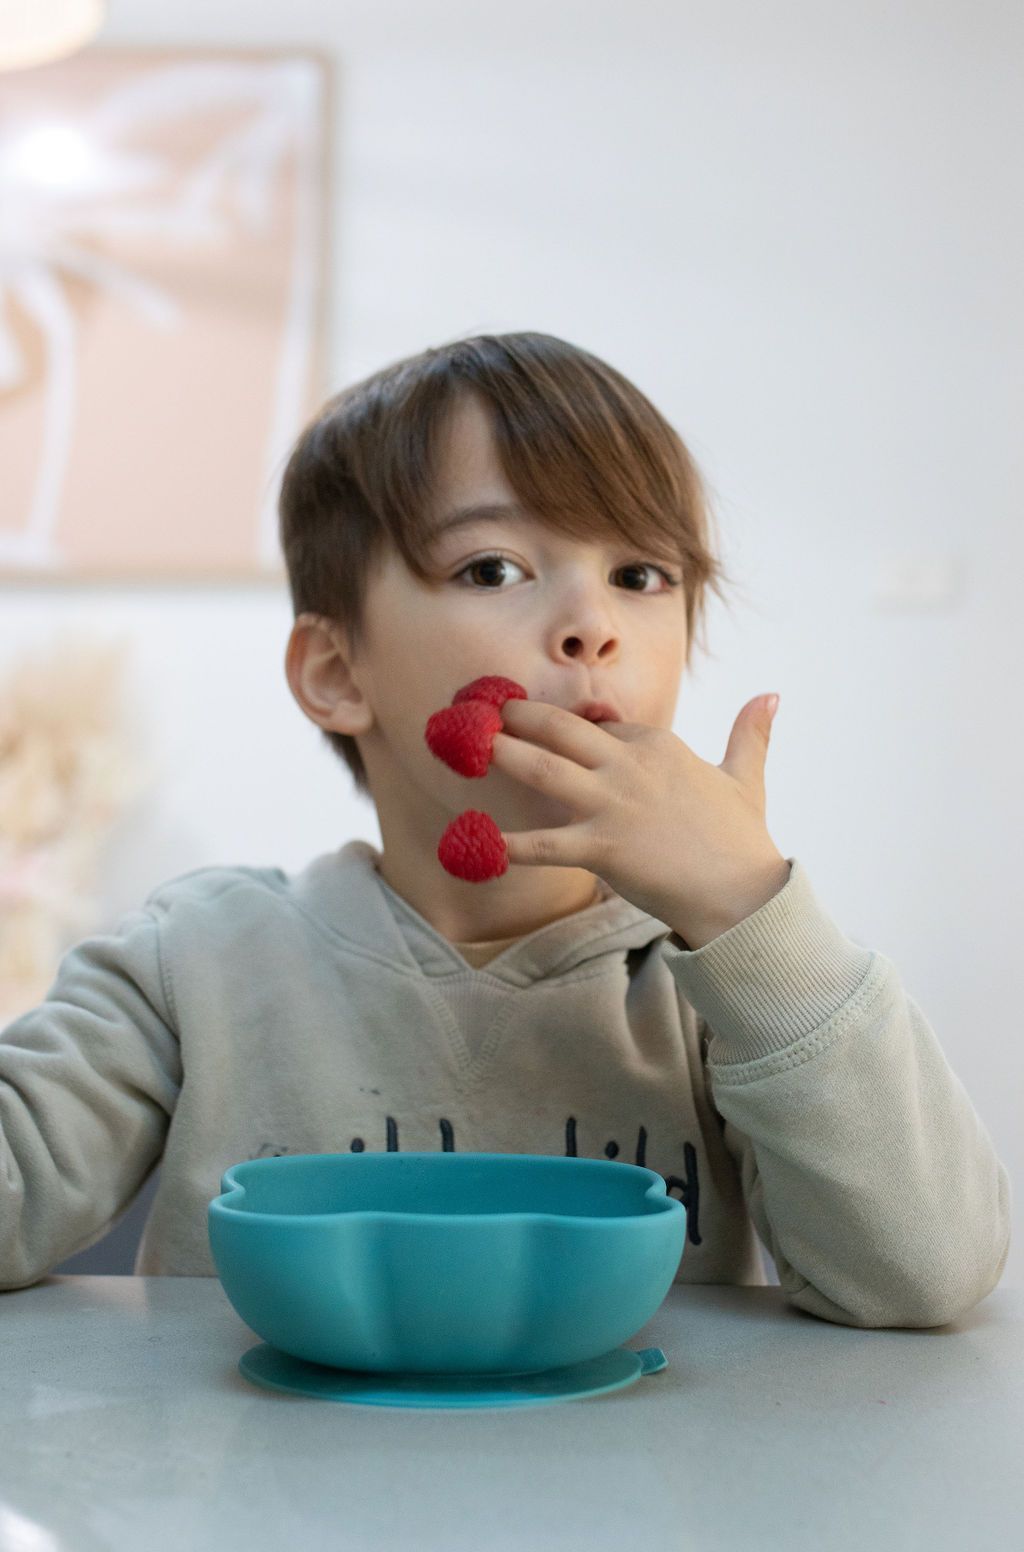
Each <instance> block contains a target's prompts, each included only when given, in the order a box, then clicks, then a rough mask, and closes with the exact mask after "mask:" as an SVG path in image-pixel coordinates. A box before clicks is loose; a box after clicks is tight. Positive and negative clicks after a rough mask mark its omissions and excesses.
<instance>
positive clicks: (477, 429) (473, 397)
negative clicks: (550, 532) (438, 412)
mask: <svg viewBox="0 0 1024 1552" xmlns="http://www.w3.org/2000/svg"><path fill="white" fill-rule="evenodd" d="M435 476H436V486H437V507H438V510H437V512H435V513H434V514H433V515H434V516H435V517H437V518H440V517H441V516H442V514H444V513H447V512H449V511H451V510H453V509H454V508H456V507H462V506H468V505H469V504H470V503H474V502H475V503H477V504H483V503H501V502H509V503H514V502H515V500H516V496H515V492H514V491H513V490H512V488H511V486H510V485H509V484H508V481H507V480H506V478H505V475H504V472H503V471H502V467H501V462H500V460H499V458H498V451H497V448H496V446H495V443H494V433H493V431H492V430H491V419H490V414H489V412H488V410H487V407H486V405H485V404H484V403H483V401H482V400H481V399H480V397H479V395H478V394H475V393H461V394H460V395H459V396H458V398H457V399H456V401H455V403H454V405H453V406H452V409H451V412H450V414H449V416H448V420H447V423H446V425H445V429H444V434H443V435H442V436H441V437H440V438H439V440H438V457H437V468H436V470H435Z"/></svg>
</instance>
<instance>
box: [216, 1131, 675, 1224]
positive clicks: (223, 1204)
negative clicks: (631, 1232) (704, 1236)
mask: <svg viewBox="0 0 1024 1552" xmlns="http://www.w3.org/2000/svg"><path fill="white" fill-rule="evenodd" d="M324 1158H331V1159H345V1160H349V1159H364V1158H396V1159H397V1158H402V1159H415V1160H421V1159H441V1158H457V1159H464V1160H466V1161H467V1162H468V1163H471V1162H480V1161H482V1160H485V1159H501V1160H502V1161H503V1162H507V1161H508V1160H509V1159H516V1160H517V1161H520V1160H531V1161H532V1160H536V1161H539V1162H542V1163H544V1164H546V1165H547V1164H554V1165H555V1166H556V1167H558V1168H561V1167H562V1166H564V1165H571V1166H578V1165H581V1164H582V1165H595V1166H597V1167H598V1168H599V1169H620V1170H621V1169H623V1168H626V1169H629V1170H633V1171H635V1172H637V1173H639V1174H642V1175H646V1176H647V1177H648V1184H647V1188H646V1190H645V1191H644V1192H643V1194H642V1195H641V1196H640V1197H639V1198H638V1205H640V1204H643V1203H648V1202H650V1203H652V1204H653V1203H657V1204H658V1208H657V1211H650V1210H647V1211H640V1212H630V1213H615V1214H602V1215H601V1216H595V1215H594V1214H593V1213H558V1212H508V1213H493V1212H490V1213H432V1212H431V1213H428V1212H405V1211H402V1212H395V1211H392V1210H390V1209H389V1208H386V1207H367V1208H359V1209H356V1210H351V1211H350V1210H345V1209H342V1210H340V1211H338V1212H327V1213H276V1212H275V1213H271V1212H251V1211H249V1209H247V1208H243V1207H240V1206H232V1199H233V1198H234V1199H235V1200H236V1201H240V1200H241V1199H243V1198H244V1196H245V1183H244V1181H239V1180H237V1179H236V1175H235V1172H236V1171H237V1170H243V1169H249V1168H250V1166H253V1165H256V1166H263V1167H267V1168H272V1169H273V1168H279V1169H286V1168H288V1167H289V1166H290V1165H292V1164H297V1163H300V1162H303V1163H304V1162H307V1161H309V1160H310V1159H324ZM527 1167H528V1168H529V1167H530V1165H528V1166H527ZM666 1213H670V1214H671V1213H675V1214H676V1216H678V1215H679V1214H680V1213H682V1214H683V1216H684V1218H685V1217H686V1216H687V1213H686V1207H685V1206H684V1204H683V1203H682V1202H681V1201H679V1199H678V1198H677V1197H674V1196H669V1194H668V1185H667V1183H666V1181H665V1177H664V1176H663V1175H660V1174H659V1173H658V1171H657V1170H654V1169H649V1168H648V1167H647V1165H645V1164H631V1163H629V1162H628V1161H627V1160H622V1161H618V1160H615V1159H591V1158H581V1157H579V1155H575V1154H557V1153H555V1154H544V1153H478V1152H469V1153H444V1152H437V1151H426V1150H420V1151H415V1150H410V1151H408V1152H404V1151H403V1152H401V1153H399V1152H397V1151H385V1150H378V1151H377V1152H375V1153H352V1154H348V1153H281V1154H271V1155H269V1156H268V1157H267V1158H263V1159H240V1160H239V1161H238V1163H236V1164H231V1165H229V1166H228V1168H227V1169H226V1170H225V1171H224V1173H223V1175H222V1176H221V1190H220V1192H219V1194H218V1195H217V1196H215V1197H213V1198H212V1199H211V1201H210V1204H209V1207H208V1209H207V1216H208V1217H209V1218H214V1217H218V1218H231V1219H235V1220H244V1221H247V1222H249V1223H265V1224H275V1225H281V1224H302V1225H307V1224H317V1223H336V1222H338V1221H340V1220H342V1219H344V1220H345V1221H346V1222H350V1223H355V1222H363V1221H368V1220H372V1221H378V1220H387V1221H388V1222H391V1223H425V1224H451V1223H456V1222H457V1223H460V1224H483V1223H494V1222H495V1221H496V1220H497V1219H499V1218H500V1219H501V1221H502V1222H503V1223H525V1222H528V1221H529V1222H535V1223H561V1224H567V1225H573V1226H577V1225H578V1226H581V1227H582V1226H584V1225H589V1226H593V1227H595V1228H597V1227H601V1226H602V1225H605V1224H616V1223H641V1222H645V1221H646V1222H651V1223H658V1222H660V1221H661V1220H662V1219H663V1218H664V1216H665V1214H666Z"/></svg>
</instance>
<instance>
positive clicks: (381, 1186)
mask: <svg viewBox="0 0 1024 1552" xmlns="http://www.w3.org/2000/svg"><path fill="white" fill-rule="evenodd" d="M208 1228H209V1237H210V1249H211V1252H212V1255H213V1260H214V1264H215V1266H216V1268H217V1275H218V1276H219V1278H220V1281H221V1283H222V1285H223V1288H224V1292H225V1293H226V1294H227V1297H228V1299H229V1300H230V1302H231V1304H232V1305H233V1306H234V1308H235V1310H236V1311H237V1312H238V1314H239V1315H240V1316H241V1317H242V1319H243V1320H244V1321H245V1323H246V1325H248V1326H250V1327H251V1328H252V1330H253V1331H255V1332H256V1333H257V1335H259V1336H261V1337H263V1339H264V1341H266V1342H269V1343H270V1344H271V1346H272V1347H276V1348H278V1349H279V1350H280V1351H281V1352H284V1353H290V1354H291V1355H292V1356H293V1357H295V1358H304V1359H307V1360H309V1361H310V1362H312V1363H319V1364H328V1365H331V1366H333V1367H335V1368H341V1369H357V1370H368V1371H371V1372H377V1373H421V1374H422V1373H427V1374H532V1373H537V1372H540V1371H542V1370H544V1369H553V1368H561V1367H562V1366H563V1365H567V1364H574V1363H583V1362H586V1361H587V1360H588V1359H591V1358H597V1357H600V1356H601V1355H602V1354H604V1353H607V1352H609V1351H611V1350H612V1349H613V1348H615V1347H618V1346H619V1345H620V1344H621V1343H623V1342H625V1341H627V1340H628V1338H629V1337H631V1336H633V1335H634V1334H635V1333H636V1332H637V1331H639V1330H640V1328H641V1327H642V1326H643V1325H645V1324H646V1322H647V1321H648V1320H649V1319H650V1318H651V1316H652V1315H653V1314H654V1313H655V1311H656V1310H657V1309H658V1307H659V1305H660V1304H661V1303H662V1301H663V1299H664V1298H665V1295H666V1294H667V1293H668V1290H669V1288H670V1287H671V1285H672V1282H673V1280H674V1278H675V1276H676V1273H677V1272H678V1269H679V1260H680V1257H681V1256H682V1253H683V1247H684V1244H685V1239H686V1210H685V1208H684V1207H683V1205H682V1203H681V1202H679V1201H677V1200H676V1198H675V1197H670V1196H668V1195H667V1193H666V1189H665V1181H664V1180H663V1178H662V1177H661V1175H659V1174H656V1173H655V1171H654V1170H651V1169H645V1168H642V1167H641V1166H640V1165H637V1164H625V1163H618V1162H615V1161H613V1160H603V1159H581V1158H562V1157H548V1156H547V1155H542V1154H508V1153H398V1152H392V1153H309V1154H283V1155H281V1156H279V1157H275V1158H265V1159H247V1160H245V1161H244V1162H243V1163H240V1164H234V1165H232V1166H231V1168H230V1169H228V1170H226V1171H225V1173H224V1175H223V1177H222V1179H221V1194H220V1195H219V1196H216V1197H214V1199H213V1200H212V1201H211V1202H210V1205H209V1209H208Z"/></svg>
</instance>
